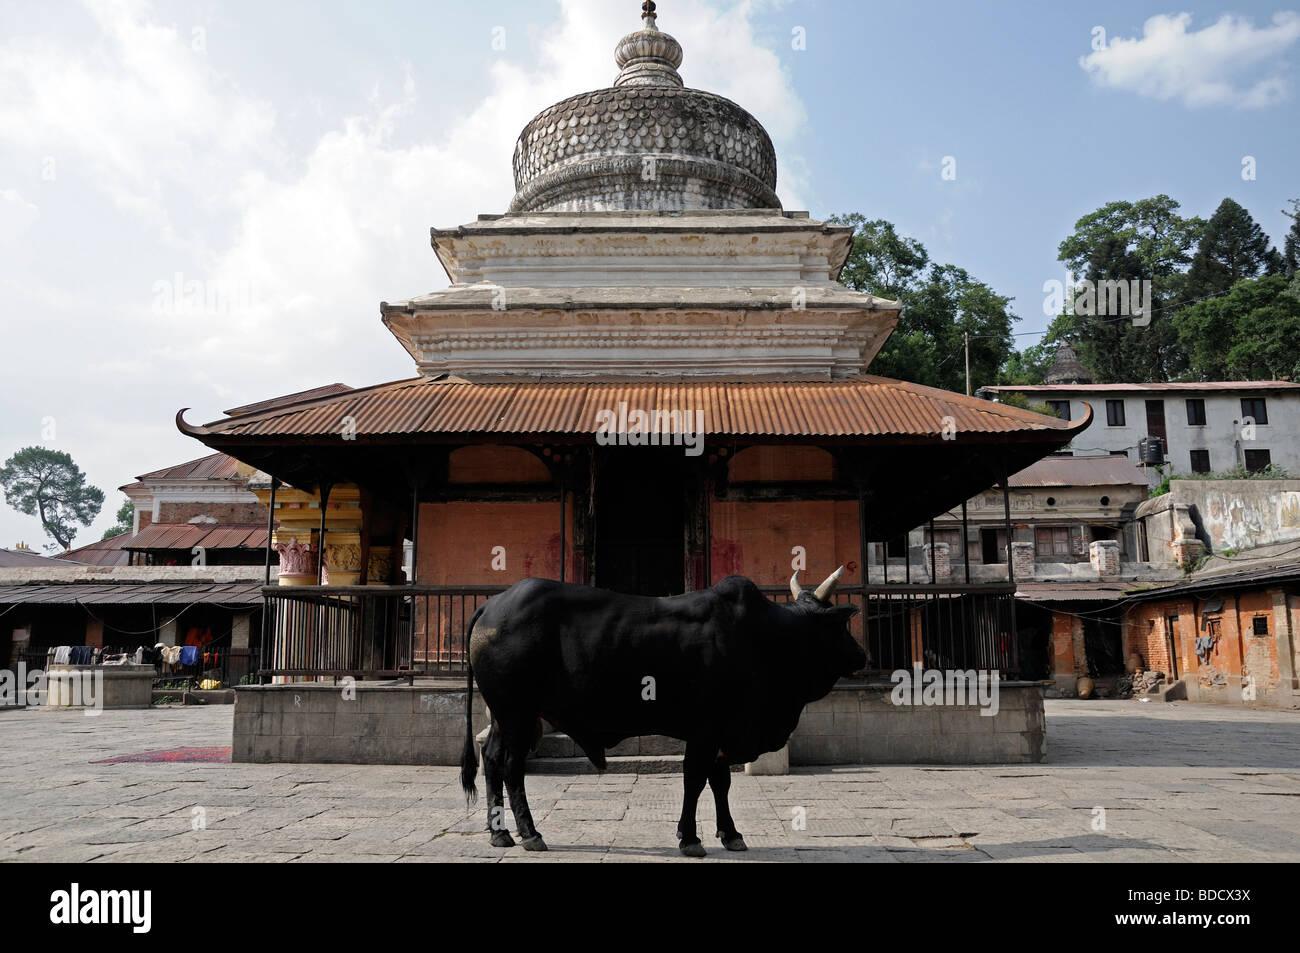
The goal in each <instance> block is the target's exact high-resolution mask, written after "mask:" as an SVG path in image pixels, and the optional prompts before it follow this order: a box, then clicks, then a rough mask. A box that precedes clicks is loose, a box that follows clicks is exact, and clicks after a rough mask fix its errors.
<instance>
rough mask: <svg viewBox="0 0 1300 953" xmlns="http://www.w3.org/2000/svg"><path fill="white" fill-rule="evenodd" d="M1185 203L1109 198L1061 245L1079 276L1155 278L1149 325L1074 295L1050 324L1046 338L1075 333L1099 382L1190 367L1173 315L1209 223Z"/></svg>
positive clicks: (1157, 377) (1163, 376) (1158, 376)
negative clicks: (1081, 304) (1079, 305)
mask: <svg viewBox="0 0 1300 953" xmlns="http://www.w3.org/2000/svg"><path fill="white" fill-rule="evenodd" d="M1179 208H1180V206H1179V204H1178V203H1177V202H1176V201H1174V200H1173V199H1172V198H1170V197H1169V196H1168V195H1157V196H1155V197H1154V198H1147V199H1139V200H1138V201H1136V202H1128V201H1122V202H1110V203H1108V204H1106V205H1103V206H1102V207H1101V208H1099V209H1097V210H1096V211H1095V212H1090V213H1089V214H1087V215H1085V216H1083V217H1082V218H1080V219H1079V220H1078V221H1077V222H1075V224H1074V231H1073V232H1072V233H1071V234H1070V235H1069V237H1067V238H1066V239H1065V240H1064V241H1063V242H1061V244H1060V246H1059V248H1058V249H1057V254H1058V260H1059V261H1061V262H1062V263H1063V264H1065V266H1066V267H1067V268H1068V269H1069V271H1070V273H1071V275H1073V276H1075V277H1085V278H1087V279H1089V280H1091V281H1093V282H1102V281H1129V282H1131V281H1134V280H1136V281H1139V282H1147V281H1149V282H1150V283H1151V284H1150V289H1151V314H1150V315H1148V316H1147V317H1149V319H1150V320H1149V323H1146V324H1145V325H1135V324H1134V323H1133V320H1132V318H1133V317H1136V315H1133V314H1129V315H1118V314H1094V315H1078V314H1075V313H1074V311H1073V310H1072V306H1073V304H1074V302H1073V301H1067V302H1066V309H1065V311H1064V312H1063V313H1062V314H1061V315H1059V316H1058V317H1057V318H1055V319H1054V320H1053V322H1052V325H1051V326H1050V327H1049V330H1048V337H1047V338H1045V339H1044V341H1045V342H1047V341H1060V340H1066V339H1069V340H1072V341H1073V342H1074V343H1075V347H1076V348H1077V350H1078V352H1079V358H1080V360H1082V361H1083V363H1084V364H1086V365H1088V366H1089V367H1090V368H1092V370H1093V372H1094V373H1095V374H1096V375H1097V380H1098V382H1099V383H1117V382H1135V383H1146V382H1149V381H1164V380H1168V379H1169V378H1170V377H1172V376H1174V375H1176V374H1178V373H1180V372H1181V371H1182V370H1183V368H1184V367H1185V358H1184V356H1183V354H1182V351H1181V348H1180V346H1179V344H1178V335H1177V333H1176V332H1175V331H1173V329H1172V328H1171V327H1170V321H1169V315H1170V309H1171V306H1172V305H1173V303H1174V302H1176V301H1178V300H1181V299H1182V297H1183V295H1184V289H1185V283H1186V275H1185V273H1184V269H1186V267H1187V266H1188V265H1189V264H1190V263H1191V261H1192V249H1193V248H1195V247H1196V244H1197V242H1198V241H1199V239H1200V237H1201V234H1202V232H1203V231H1204V229H1205V227H1206V223H1205V221H1204V220H1203V219H1200V218H1195V217H1193V218H1184V217H1183V216H1182V215H1180V214H1179ZM1139 287H1141V286H1139ZM1134 310H1136V306H1135V305H1133V304H1131V305H1130V311H1134Z"/></svg>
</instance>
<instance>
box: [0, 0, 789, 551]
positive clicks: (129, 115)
mask: <svg viewBox="0 0 1300 953" xmlns="http://www.w3.org/2000/svg"><path fill="white" fill-rule="evenodd" d="M558 5H559V12H560V16H559V19H558V22H557V23H556V24H554V25H553V26H550V27H548V28H546V29H543V30H540V31H538V32H537V34H536V36H535V41H534V51H535V53H536V61H535V63H534V64H528V63H527V61H525V60H524V59H523V58H522V52H523V50H524V48H525V47H526V46H528V45H529V44H528V42H527V40H526V38H525V36H524V33H525V31H524V30H522V29H519V30H518V32H517V33H516V32H512V33H511V34H510V35H509V36H508V37H507V50H506V51H505V52H503V53H501V54H492V55H493V56H494V59H493V61H492V65H491V68H490V69H489V71H488V82H487V83H486V85H485V88H483V89H481V90H473V89H468V88H455V89H454V96H455V97H458V98H459V99H460V101H461V102H463V106H462V108H461V110H460V113H459V115H458V116H455V117H453V118H452V119H451V120H450V121H449V122H447V121H444V122H441V123H440V124H437V125H434V124H431V123H428V122H427V119H426V118H425V115H424V113H425V110H424V109H422V106H421V103H422V98H424V97H440V96H445V95H447V92H448V91H447V89H444V88H441V87H440V88H435V89H421V88H419V86H418V85H417V84H416V83H415V82H414V81H413V80H412V79H411V77H410V76H409V75H403V72H409V71H402V72H399V70H400V68H394V67H391V66H389V65H388V64H384V66H383V67H381V68H382V69H383V70H384V72H382V73H381V74H380V75H378V76H377V77H374V83H373V85H374V86H375V88H377V89H379V90H385V89H392V88H394V79H399V80H400V79H405V83H399V84H397V85H398V87H399V88H400V92H399V93H397V94H396V95H392V94H389V96H388V97H387V98H385V96H384V95H383V94H382V93H376V94H374V95H373V96H371V97H370V99H369V102H368V103H367V105H366V107H365V111H364V113H363V114H361V115H352V116H346V117H341V118H336V119H334V128H333V129H332V130H330V131H328V132H326V133H325V134H324V135H322V136H320V137H319V138H318V139H316V140H315V141H311V142H308V143H307V144H306V146H305V147H302V146H295V144H291V143H290V142H289V141H288V137H287V134H286V133H285V132H284V130H283V124H282V123H278V122H277V117H278V111H277V109H276V107H275V106H274V105H273V104H272V103H269V102H266V101H264V100H262V99H259V98H258V97H257V95H256V94H255V92H249V91H247V88H246V87H245V86H244V85H241V83H240V82H239V81H240V79H241V76H240V75H239V73H238V69H237V67H236V66H231V65H227V66H226V69H227V70H230V71H234V75H225V74H223V73H221V72H219V71H217V70H216V69H214V68H213V66H212V64H211V61H210V60H209V58H208V57H207V56H206V55H204V54H203V53H202V51H199V50H195V49H194V48H193V43H192V37H191V36H190V34H189V33H187V32H185V31H183V30H177V29H175V28H173V27H169V26H163V25H160V23H159V22H158V21H159V20H160V19H161V17H159V16H158V15H156V14H155V13H154V12H153V11H152V9H151V8H150V7H149V6H148V4H147V3H146V2H145V0H86V3H85V8H86V11H87V13H88V14H89V17H88V22H89V23H91V24H93V26H94V27H95V29H96V30H97V32H98V38H97V40H96V41H95V42H94V43H93V44H89V45H82V46H79V47H77V48H71V47H68V46H67V45H66V44H62V43H60V42H59V41H58V39H57V38H56V37H55V36H54V35H52V34H51V35H46V36H36V37H26V38H14V39H11V40H9V41H7V42H5V43H4V44H3V45H0V147H8V148H10V149H11V150H12V151H13V153H14V154H15V155H17V156H20V157H22V160H23V161H24V162H28V161H32V160H33V159H39V158H40V157H41V156H45V155H53V156H54V157H55V158H56V159H57V160H58V168H59V182H58V186H59V188H60V189H62V187H63V186H64V184H65V183H69V185H68V188H69V189H71V188H73V187H74V186H73V185H72V184H71V183H73V182H75V183H76V186H75V187H76V188H82V187H84V188H86V189H88V190H91V191H93V192H94V193H95V194H96V195H98V196H100V197H101V198H103V199H107V200H108V202H110V203H111V205H109V206H106V207H109V208H111V209H113V210H115V213H116V219H112V220H111V229H112V233H113V242H112V247H111V248H107V249H105V254H106V255H111V256H112V270H113V273H114V275H115V276H116V275H129V276H130V280H131V282H135V284H134V285H132V286H131V287H128V289H127V290H126V291H123V290H122V289H121V288H120V287H116V286H115V287H114V290H113V292H112V293H111V294H110V293H109V292H108V291H107V290H104V289H101V288H99V287H95V286H94V285H92V284H87V283H86V282H85V279H84V275H83V274H82V273H80V271H78V272H60V271H58V270H57V269H55V268H54V267H53V266H51V267H50V270H48V271H44V272H40V273H35V274H31V273H27V272H25V271H22V270H20V269H17V268H8V269H7V268H6V265H5V263H4V261H3V260H0V313H9V314H30V313H36V312H39V313H41V314H42V315H43V316H45V320H43V321H41V322H16V323H14V325H13V326H12V327H8V326H7V327H6V329H5V330H6V347H7V348H10V349H12V351H14V352H16V353H18V354H25V355H38V354H41V353H43V352H45V351H48V350H50V349H51V348H52V347H55V346H57V342H55V341H52V340H51V336H50V332H51V329H52V328H54V327H57V328H59V337H60V338H63V339H66V340H75V342H76V349H75V351H73V352H72V354H73V355H74V357H73V358H72V359H70V360H68V361H66V362H64V363H65V365H66V370H64V371H63V374H62V376H63V377H65V378H66V379H63V380H61V381H60V382H59V384H60V386H59V387H57V388H54V389H52V388H51V387H50V386H49V385H50V383H51V382H50V381H49V380H48V376H49V373H50V372H49V370H48V369H46V368H44V367H43V366H42V364H41V362H39V361H36V360H30V361H22V362H19V364H20V366H19V367H18V368H16V369H15V370H14V372H13V374H14V379H12V380H11V381H9V385H10V391H11V393H25V394H27V395H29V396H30V399H28V398H23V400H22V401H21V402H20V401H14V402H12V403H13V404H14V406H12V407H10V410H11V411H12V412H13V413H11V415H10V420H11V423H12V426H8V427H5V426H0V449H3V448H5V447H9V446H13V447H16V446H22V445H26V444H27V443H33V442H37V441H36V440H35V439H34V438H33V437H32V436H31V434H30V430H31V423H32V422H33V421H39V420H40V419H41V417H42V416H44V415H46V414H53V415H57V416H58V417H59V419H60V421H61V424H60V437H61V439H62V440H64V441H65V442H64V443H63V444H61V445H60V447H59V449H64V450H68V451H69V452H71V453H72V454H73V456H74V459H76V460H77V462H78V463H79V464H80V465H82V466H83V467H84V468H85V469H86V471H87V473H88V474H89V476H90V479H91V481H92V482H93V483H95V484H96V485H98V486H100V487H103V488H105V489H108V488H110V487H115V486H117V485H119V484H121V483H124V482H127V481H128V480H130V479H132V478H133V477H134V475H135V474H136V473H139V472H144V471H146V470H148V469H151V468H155V467H158V466H163V465H166V464H167V463H169V462H176V461H179V460H183V459H188V458H190V457H194V456H199V455H201V454H202V453H203V452H204V451H203V448H202V447H200V446H198V445H196V444H194V443H193V442H192V441H190V440H188V439H187V438H184V437H181V436H180V435H179V434H177V433H176V432H175V430H174V428H173V427H172V426H171V416H172V414H173V413H174V411H175V409H176V408H179V407H184V406H193V407H195V408H196V409H195V410H194V411H193V412H191V413H190V414H189V415H188V419H189V420H191V421H192V422H193V421H205V420H210V419H212V418H213V417H215V416H217V415H218V414H219V413H220V412H221V411H222V410H223V409H224V408H226V407H231V406H234V405H236V404H239V403H245V402H249V401H252V400H258V399H262V398H267V397H272V396H276V395H279V394H284V393H288V392H291V391H295V390H299V389H303V388H306V387H312V386H316V385H319V384H322V383H328V382H331V381H336V380H341V381H344V382H347V383H350V384H354V385H365V384H370V383H374V382H376V381H382V380H392V379H395V378H398V377H402V376H406V375H410V374H412V373H413V372H414V366H413V364H412V363H411V361H410V359H409V358H408V357H407V356H406V354H405V353H404V352H403V351H402V349H401V347H400V346H399V345H398V344H397V343H396V342H395V341H394V340H393V339H392V338H391V336H390V335H389V334H388V333H387V331H385V330H384V328H383V326H382V324H381V323H380V321H379V314H378V303H379V301H380V300H385V299H386V300H392V301H395V300H399V299H402V298H406V297H410V296H414V295H419V294H423V293H426V292H428V291H430V290H433V289H435V288H438V287H441V286H443V285H445V284H446V278H445V276H444V275H443V273H442V269H441V266H439V264H438V262H437V259H436V257H435V256H434V254H433V252H432V250H431V249H430V247H429V238H428V229H429V227H430V226H439V227H446V226H454V225H457V224H461V223H463V222H467V221H471V220H472V219H473V218H474V216H475V215H477V214H478V213H481V212H503V211H505V209H506V207H507V206H508V204H509V202H510V199H511V197H512V196H513V194H514V183H513V178H512V171H511V156H512V154H513V150H514V145H515V140H516V138H517V136H518V134H519V131H520V130H521V129H522V128H523V126H524V125H525V123H526V122H527V121H528V120H529V119H531V118H532V116H533V115H535V114H536V113H537V112H539V111H541V110H542V109H544V108H545V107H547V106H549V105H550V104H552V103H554V102H556V101H558V100H560V99H563V98H565V97H567V96H570V95H573V94H575V93H578V92H582V91H585V90H589V89H594V88H599V87H604V86H608V85H609V83H610V82H611V81H612V80H613V78H614V76H615V73H616V71H617V68H616V66H615V63H614V46H615V44H616V43H617V41H618V39H619V37H621V36H622V35H623V34H625V33H628V32H631V31H633V30H634V29H636V28H637V27H638V25H639V23H638V20H637V10H636V8H635V5H634V6H633V7H632V8H630V9H629V8H627V7H625V6H624V5H622V4H617V5H615V4H609V3H607V2H604V0H559V2H558ZM753 15H754V3H753V2H752V0H742V2H737V3H732V4H731V5H729V6H728V7H726V8H725V9H719V8H717V7H715V6H712V5H710V4H708V3H704V2H700V0H677V2H675V3H674V4H673V5H672V9H671V11H667V15H665V16H663V17H662V18H661V20H660V25H661V28H663V29H665V30H667V31H668V32H670V33H672V34H673V35H674V36H676V37H677V38H678V39H679V40H680V41H681V42H682V44H683V46H684V48H685V55H686V59H685V62H684V64H683V67H682V74H683V77H684V78H685V80H686V82H687V84H688V85H690V86H694V87H697V88H702V89H708V90H711V91H713V92H717V93H719V94H721V95H724V96H727V97H728V98H731V99H733V100H735V101H737V102H739V103H740V104H741V105H743V106H744V107H745V108H747V109H749V110H750V111H751V112H753V113H754V114H755V115H756V116H757V117H758V118H759V120H760V121H762V122H763V123H764V124H765V125H766V126H767V128H768V129H769V131H770V132H771V133H772V135H773V138H774V140H775V141H776V144H777V151H778V158H779V159H780V160H781V162H782V183H781V186H780V194H781V197H782V199H783V200H784V201H785V202H786V203H787V207H802V206H800V205H799V204H798V203H799V198H800V191H801V188H800V186H801V181H802V180H801V176H800V175H799V173H798V170H799V169H801V168H803V166H802V164H801V163H800V161H799V157H798V154H797V153H798V146H799V144H800V142H799V137H800V135H801V133H802V129H803V125H804V122H805V114H804V109H803V106H802V104H801V103H800V101H799V99H798V97H797V96H796V95H795V93H794V92H793V88H792V83H791V80H790V77H789V76H788V75H787V73H786V72H785V71H784V69H783V68H782V66H781V63H780V60H779V58H778V57H777V56H776V54H775V53H773V52H771V51H768V50H765V49H763V48H761V47H760V46H759V45H758V42H757V40H756V38H755V35H754V31H753V27H752V20H753ZM484 46H485V49H486V47H487V41H486V39H485V41H484ZM516 46H518V49H516ZM410 52H411V56H412V57H415V56H417V55H419V56H423V55H426V54H427V52H428V51H427V50H426V49H424V48H423V46H422V45H421V44H420V43H415V41H413V46H412V48H411V51H410ZM394 73H397V75H396V76H394ZM368 86H369V84H368ZM367 91H368V90H367ZM476 93H477V95H476ZM315 108H316V109H317V111H318V112H319V113H320V114H322V115H324V116H327V117H330V116H334V117H337V116H338V115H339V114H338V111H337V109H335V108H334V107H332V105H331V103H330V102H329V101H328V100H325V99H318V100H317V105H316V107H315ZM285 112H286V113H287V112H288V110H287V109H286V110H285ZM32 164H33V167H34V166H35V162H34V161H33V162H32ZM792 172H793V173H794V174H793V175H792V174H791V173H792ZM51 194H55V195H58V196H60V198H61V202H52V203H51V206H50V208H48V209H47V207H46V205H47V203H46V201H45V200H44V199H42V200H41V206H42V207H41V209H40V215H41V219H42V221H41V227H40V228H38V229H35V230H32V231H31V234H38V233H39V234H41V235H43V236H44V237H45V240H46V241H49V242H51V243H53V242H56V241H57V239H58V236H59V234H60V233H61V232H62V231H66V230H73V229H76V228H77V227H78V225H79V219H78V218H77V217H75V216H77V215H79V214H81V213H80V211H79V210H77V209H76V208H75V205H76V203H73V202H69V201H68V200H67V199H66V198H64V196H66V195H67V194H68V193H64V192H58V193H51ZM11 206H12V207H14V208H18V209H32V210H33V211H34V207H32V206H31V205H30V203H27V202H25V201H24V200H23V199H22V197H21V196H18V195H17V193H16V192H15V193H13V194H12V195H10V194H9V193H3V194H0V216H3V217H4V218H9V217H10V216H9V215H8V212H9V209H10V207H11ZM60 211H61V214H63V215H64V216H65V217H64V218H63V219H62V220H60V219H59V218H58V217H57V215H58V214H59V213H60ZM25 214H27V213H25ZM17 220H18V219H15V221H17ZM28 224H30V222H29V223H28ZM34 252H35V254H36V260H37V261H38V262H57V261H58V260H60V259H61V258H62V257H63V252H62V249H61V248H60V247H58V246H57V245H56V244H51V246H50V247H47V248H38V249H34ZM177 273H180V274H181V276H182V277H181V281H182V286H184V285H185V284H188V283H190V282H199V283H201V286H202V287H203V288H206V289H211V288H214V287H215V288H219V289H227V288H236V289H246V291H247V294H244V295H238V294H237V295H236V298H237V299H239V300H237V302H236V306H235V307H234V308H225V307H223V308H221V309H220V310H219V311H218V313H215V314H207V313H198V314H195V313H188V312H185V311H184V310H183V309H182V310H181V311H179V312H177V311H161V312H160V311H158V310H156V309H155V308H153V307H151V305H152V303H153V298H154V293H153V292H154V285H155V284H156V283H163V284H165V285H170V284H172V283H173V282H174V281H175V277H174V276H175V275H176V274H177ZM109 395H111V397H109ZM115 498H116V497H115V496H114V495H112V494H110V500H112V499H115ZM105 508H106V510H108V509H115V507H109V506H108V505H107V504H106V507H105ZM11 515H12V514H9V513H0V532H3V531H4V529H5V527H6V526H7V525H8V523H7V520H8V518H9V516H11ZM111 522H112V520H111V513H108V512H106V513H105V514H103V515H102V516H101V518H100V520H99V522H98V523H97V528H99V529H102V528H103V527H104V526H106V525H108V524H109V523H111ZM8 535H12V532H10V533H8ZM29 535H30V534H29ZM97 535H98V533H94V534H92V533H91V532H90V531H86V532H83V534H82V537H81V541H83V542H84V541H87V540H89V539H90V538H93V537H94V536H97Z"/></svg>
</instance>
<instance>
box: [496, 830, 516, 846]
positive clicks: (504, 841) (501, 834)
mask: <svg viewBox="0 0 1300 953" xmlns="http://www.w3.org/2000/svg"><path fill="white" fill-rule="evenodd" d="M492 846H493V847H514V846H515V839H514V838H513V837H511V836H510V832H509V831H496V832H495V833H493V835H492Z"/></svg>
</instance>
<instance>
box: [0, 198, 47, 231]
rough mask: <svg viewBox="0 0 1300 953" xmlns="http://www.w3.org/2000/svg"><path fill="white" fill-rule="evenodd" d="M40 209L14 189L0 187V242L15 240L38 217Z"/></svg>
mask: <svg viewBox="0 0 1300 953" xmlns="http://www.w3.org/2000/svg"><path fill="white" fill-rule="evenodd" d="M40 214H41V213H40V210H39V209H38V208H37V207H36V206H35V205H33V204H32V203H31V202H28V201H27V200H26V199H25V198H23V197H22V195H20V194H19V193H18V191H17V190H15V189H0V244H5V243H7V242H12V241H15V240H16V239H17V238H18V236H19V235H21V234H22V233H23V232H25V231H27V229H29V228H31V227H32V225H33V224H34V223H35V222H36V219H38V218H39V217H40Z"/></svg>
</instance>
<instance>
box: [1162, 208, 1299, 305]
mask: <svg viewBox="0 0 1300 953" xmlns="http://www.w3.org/2000/svg"><path fill="white" fill-rule="evenodd" d="M1281 269H1282V256H1281V255H1279V254H1278V253H1277V249H1276V248H1270V247H1269V244H1268V236H1267V235H1265V234H1264V230H1263V229H1262V228H1260V227H1259V224H1258V223H1257V222H1256V221H1255V220H1254V219H1253V218H1251V215H1250V213H1249V212H1247V211H1246V210H1245V209H1244V208H1242V207H1241V206H1240V205H1238V204H1237V203H1236V202H1234V201H1233V200H1232V199H1224V200H1223V201H1222V202H1221V203H1219V207H1218V209H1216V210H1215V213H1214V215H1212V216H1211V217H1210V221H1209V223H1208V224H1207V225H1206V226H1205V234H1204V235H1202V236H1201V243H1200V245H1199V246H1198V247H1197V249H1196V256H1195V257H1194V258H1193V259H1192V267H1191V269H1190V270H1188V272H1187V286H1186V289H1185V294H1184V299H1183V300H1184V303H1185V304H1193V303H1195V302H1196V301H1200V300H1203V299H1205V298H1211V297H1215V296H1218V295H1222V294H1226V293H1227V292H1228V290H1229V289H1230V288H1231V287H1232V286H1233V285H1235V284H1236V283H1237V282H1238V281H1241V280H1243V279H1245V278H1258V277H1259V276H1261V275H1265V274H1269V275H1271V274H1277V273H1278V272H1279V271H1280V270H1281Z"/></svg>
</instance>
